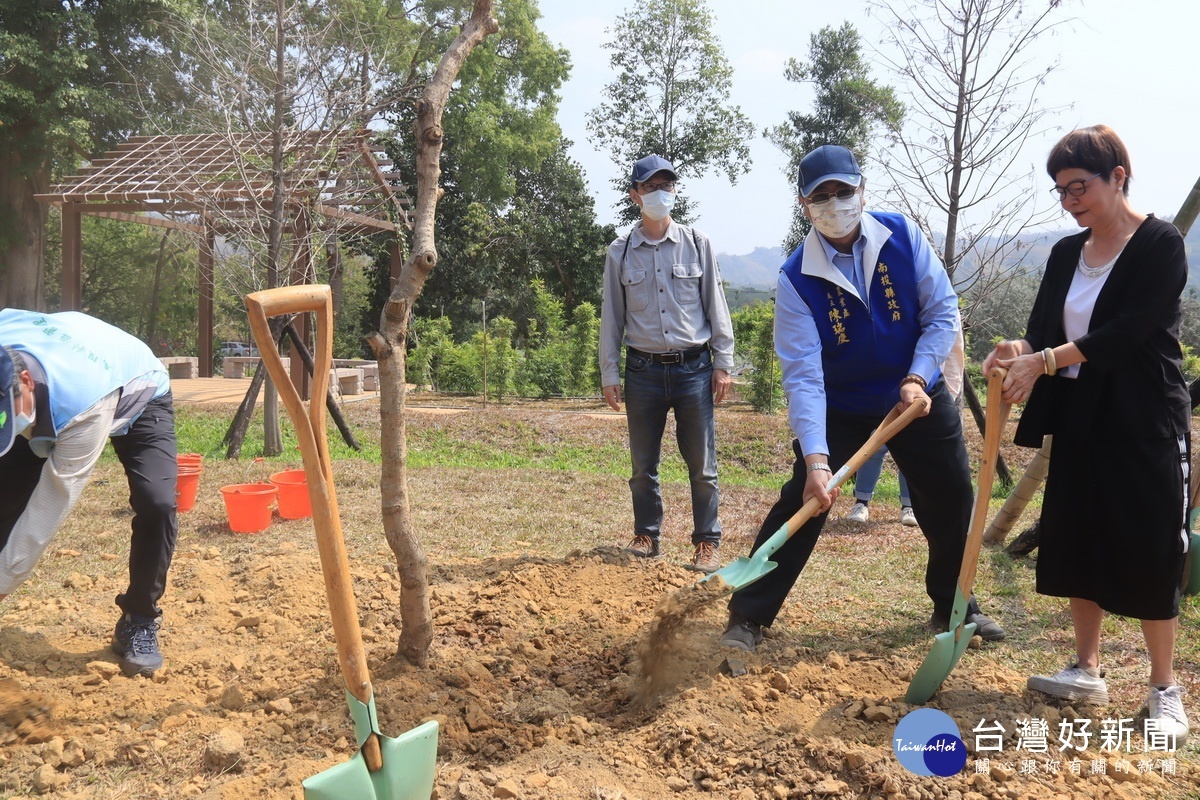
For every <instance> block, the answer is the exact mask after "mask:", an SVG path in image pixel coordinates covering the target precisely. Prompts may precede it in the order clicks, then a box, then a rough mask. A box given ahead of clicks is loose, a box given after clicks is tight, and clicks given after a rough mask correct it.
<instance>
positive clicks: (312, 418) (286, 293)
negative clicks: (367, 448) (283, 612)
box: [246, 285, 383, 772]
mask: <svg viewBox="0 0 1200 800" xmlns="http://www.w3.org/2000/svg"><path fill="white" fill-rule="evenodd" d="M246 311H247V316H248V317H249V319H250V330H251V331H252V332H253V333H254V339H255V341H257V342H258V350H259V353H260V355H261V357H262V360H263V365H264V366H265V367H266V368H267V374H269V375H270V376H271V380H272V381H274V383H275V388H276V389H277V390H278V391H279V397H280V399H282V400H283V404H284V407H285V408H286V409H287V412H288V416H290V417H291V418H292V424H293V426H295V428H296V438H297V440H298V442H299V445H300V454H301V456H302V457H303V459H304V473H305V475H306V477H307V479H308V495H309V499H310V500H311V501H312V510H313V528H315V529H316V533H317V551H318V552H319V553H320V556H321V572H322V574H323V575H324V577H325V594H326V595H327V596H328V598H329V614H330V616H331V617H332V620H333V635H334V638H335V639H336V640H337V649H338V662H339V664H340V666H341V669H342V677H343V678H344V679H345V681H346V688H347V690H348V691H349V692H350V694H352V695H354V697H355V698H356V699H357V700H358V701H359V702H361V703H364V704H366V703H369V702H370V700H371V695H372V690H371V674H370V671H369V670H368V669H367V654H366V651H365V650H364V649H363V644H362V631H361V630H360V628H359V625H358V607H357V604H356V603H355V600H354V587H353V584H352V583H351V581H350V561H349V559H348V558H347V556H346V542H345V540H344V539H343V538H342V521H341V517H340V516H339V515H338V507H337V495H336V493H335V491H334V486H333V466H332V464H331V463H330V460H329V442H328V440H327V439H326V438H325V402H324V398H325V394H326V392H328V390H329V368H330V367H331V366H332V364H333V293H332V291H331V290H330V288H329V287H328V286H319V285H310V286H284V287H280V288H278V289H267V290H265V291H261V292H254V293H252V294H249V295H247V296H246ZM308 311H312V312H315V313H316V315H317V330H316V348H315V352H314V354H313V383H312V397H313V400H312V401H311V402H310V403H309V404H308V409H307V411H306V410H305V408H304V402H303V401H302V400H301V399H300V395H299V393H298V392H297V391H296V388H295V387H294V386H293V385H292V381H291V379H290V378H289V376H288V374H287V370H285V369H284V366H283V360H282V359H281V358H280V356H279V350H278V348H276V346H275V338H274V337H273V336H272V335H271V328H270V325H269V324H268V322H267V319H268V318H269V317H275V316H279V315H281V314H299V313H303V312H308ZM362 750H363V756H364V757H365V758H366V762H367V768H368V769H369V770H370V771H371V772H376V771H378V770H379V769H380V768H381V767H382V766H383V758H382V756H381V755H380V751H379V740H378V737H377V736H376V735H375V734H374V733H372V734H371V735H370V737H369V738H368V739H367V740H366V742H364V743H363V747H362Z"/></svg>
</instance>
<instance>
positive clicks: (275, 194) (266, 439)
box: [263, 0, 287, 456]
mask: <svg viewBox="0 0 1200 800" xmlns="http://www.w3.org/2000/svg"><path fill="white" fill-rule="evenodd" d="M284 12H285V9H284V0H275V98H274V99H275V113H274V117H273V118H272V121H271V219H270V221H269V222H268V226H269V227H268V230H267V288H268V289H274V288H275V287H276V286H279V285H280V282H279V274H280V267H279V259H280V254H281V253H282V251H283V215H284V213H285V209H286V206H285V204H284V201H285V199H286V198H285V197H284V185H283V125H284V121H283V120H284V114H286V113H287V105H286V102H285V95H284V87H285V85H286V84H285V83H284V81H285V80H286V79H287V73H286V69H285V61H284V55H285V47H286V44H287V43H286V40H285V31H284V25H283V22H284ZM282 452H283V434H282V432H281V431H280V428H279V394H278V392H276V391H275V384H273V383H272V382H271V379H270V378H269V377H268V378H267V388H266V394H265V395H264V396H263V455H265V456H277V455H279V454H280V453H282Z"/></svg>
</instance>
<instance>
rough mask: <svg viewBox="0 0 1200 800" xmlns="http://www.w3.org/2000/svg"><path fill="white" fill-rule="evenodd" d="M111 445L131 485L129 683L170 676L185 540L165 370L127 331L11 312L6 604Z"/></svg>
mask: <svg viewBox="0 0 1200 800" xmlns="http://www.w3.org/2000/svg"><path fill="white" fill-rule="evenodd" d="M109 441H111V442H112V445H113V450H114V451H116V454H117V458H118V459H120V461H121V465H122V466H123V467H124V468H125V475H126V477H127V479H128V481H129V500H130V505H132V506H133V538H132V539H131V541H130V546H129V587H128V588H127V589H126V590H125V592H123V593H122V594H120V595H118V596H117V605H118V606H119V607H120V608H121V611H122V615H121V618H120V620H118V621H117V627H116V630H115V631H114V633H113V640H112V646H113V649H114V650H115V651H116V652H117V655H118V656H120V659H121V670H122V672H124V673H125V674H126V675H128V676H130V677H133V676H134V675H144V676H150V675H153V674H154V672H155V670H157V669H159V668H160V667H161V666H162V663H163V658H162V652H161V651H160V650H159V647H158V625H159V623H158V617H159V615H160V613H161V612H160V610H159V608H158V601H159V599H160V598H161V597H162V595H163V591H164V590H165V588H166V583H167V570H168V569H169V568H170V566H171V558H172V555H173V554H174V552H175V539H176V536H177V533H178V525H177V522H176V506H175V480H176V477H177V475H178V472H179V470H178V466H177V463H176V455H177V453H176V442H175V411H174V407H173V405H172V402H171V386H170V380H169V377H168V375H167V371H166V369H164V368H163V365H162V363H161V362H160V361H159V360H158V359H157V358H156V357H155V356H154V353H153V352H151V350H150V348H149V347H147V346H146V345H145V344H143V343H142V342H141V341H140V340H138V339H136V338H134V337H133V336H130V335H129V334H128V333H126V332H125V331H122V330H121V329H119V328H115V327H113V326H112V325H109V324H108V323H106V322H102V321H100V320H98V319H95V318H94V317H89V316H88V315H86V314H80V313H78V312H74V311H68V312H62V313H59V314H43V313H40V312H36V311H21V310H19V309H15V308H8V309H4V310H2V311H0V486H3V487H4V490H3V492H0V600H2V599H4V597H5V596H7V595H9V594H11V593H12V592H13V591H15V590H16V588H17V587H18V586H20V585H21V583H23V582H24V581H25V579H26V578H27V577H29V574H30V573H31V572H32V571H33V568H34V566H35V565H36V564H37V562H38V558H39V557H40V556H41V554H42V552H43V551H44V550H45V549H46V546H47V545H49V544H50V540H51V539H53V538H54V534H55V533H57V532H58V528H59V526H60V525H62V523H63V520H65V519H66V518H67V515H68V514H69V513H70V512H71V508H72V507H73V506H74V505H75V503H76V501H78V500H79V497H80V495H81V494H83V488H84V486H86V485H87V482H88V480H89V478H91V475H92V469H93V468H94V467H95V466H96V462H97V461H98V460H99V459H100V453H101V452H102V451H103V450H104V445H105V443H107V442H109Z"/></svg>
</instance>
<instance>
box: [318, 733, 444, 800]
mask: <svg viewBox="0 0 1200 800" xmlns="http://www.w3.org/2000/svg"><path fill="white" fill-rule="evenodd" d="M437 742H438V723H437V720H430V721H429V722H426V723H424V724H422V725H418V726H417V727H415V728H413V729H412V730H410V731H408V732H406V733H404V734H401V735H400V736H399V737H398V738H395V739H393V738H391V737H390V736H380V737H379V748H380V751H381V752H382V755H383V768H382V769H380V770H379V771H378V772H371V771H370V770H368V769H367V761H366V758H365V757H364V756H363V754H362V750H361V749H359V751H358V752H357V753H355V754H354V758H352V759H350V760H349V761H347V762H345V763H343V764H338V765H337V766H334V767H330V768H329V769H327V770H325V771H324V772H321V773H319V774H317V775H314V776H312V777H311V778H309V779H308V780H306V781H304V800H351V798H353V800H429V797H430V795H432V794H433V781H434V778H435V777H436V776H437Z"/></svg>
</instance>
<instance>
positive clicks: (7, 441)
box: [0, 345, 17, 456]
mask: <svg viewBox="0 0 1200 800" xmlns="http://www.w3.org/2000/svg"><path fill="white" fill-rule="evenodd" d="M14 372H16V368H15V367H14V366H13V360H12V356H10V355H9V354H8V349H7V348H6V347H4V346H3V345H0V456H2V455H4V454H5V453H7V452H8V450H9V448H10V447H12V443H13V439H14V438H16V435H17V431H16V419H14V418H13V407H14V406H15V405H16V397H15V396H14V395H13V374H14Z"/></svg>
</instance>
